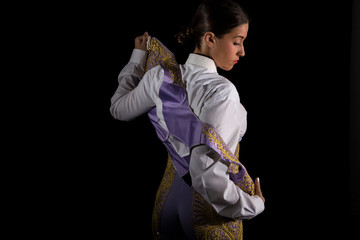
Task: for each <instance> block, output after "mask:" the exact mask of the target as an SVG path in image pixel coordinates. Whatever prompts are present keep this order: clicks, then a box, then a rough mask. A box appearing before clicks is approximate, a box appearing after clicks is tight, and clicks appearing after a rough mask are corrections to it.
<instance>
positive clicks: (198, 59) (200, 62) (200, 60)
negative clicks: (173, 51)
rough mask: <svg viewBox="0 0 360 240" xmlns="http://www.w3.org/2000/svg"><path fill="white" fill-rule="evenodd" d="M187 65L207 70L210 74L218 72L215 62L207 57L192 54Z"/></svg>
mask: <svg viewBox="0 0 360 240" xmlns="http://www.w3.org/2000/svg"><path fill="white" fill-rule="evenodd" d="M186 63H188V64H193V65H197V66H200V67H203V68H206V69H208V70H209V72H217V69H216V65H215V62H214V60H212V59H211V58H209V57H206V56H202V55H199V54H195V53H190V55H189V57H188V59H187V60H186Z"/></svg>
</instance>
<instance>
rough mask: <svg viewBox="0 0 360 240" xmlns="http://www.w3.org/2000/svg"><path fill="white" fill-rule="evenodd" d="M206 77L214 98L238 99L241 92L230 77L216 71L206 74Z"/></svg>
mask: <svg viewBox="0 0 360 240" xmlns="http://www.w3.org/2000/svg"><path fill="white" fill-rule="evenodd" d="M204 78H205V79H206V80H205V81H207V82H208V83H209V87H208V89H209V93H210V94H211V96H213V98H214V100H225V99H229V100H235V101H238V99H239V93H238V91H237V89H236V87H235V85H234V84H233V83H232V82H231V81H230V80H229V79H227V78H226V77H224V76H222V75H219V74H216V73H211V74H206V75H204Z"/></svg>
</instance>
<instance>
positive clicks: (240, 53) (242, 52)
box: [238, 46, 245, 57]
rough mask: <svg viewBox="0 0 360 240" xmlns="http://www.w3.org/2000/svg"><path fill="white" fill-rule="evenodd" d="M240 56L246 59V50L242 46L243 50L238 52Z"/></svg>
mask: <svg viewBox="0 0 360 240" xmlns="http://www.w3.org/2000/svg"><path fill="white" fill-rule="evenodd" d="M238 56H240V57H244V56H245V48H244V46H242V48H241V49H240V51H239V52H238Z"/></svg>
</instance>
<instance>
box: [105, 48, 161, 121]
mask: <svg viewBox="0 0 360 240" xmlns="http://www.w3.org/2000/svg"><path fill="white" fill-rule="evenodd" d="M146 57H147V52H146V51H143V50H139V49H134V50H133V52H132V55H131V58H130V61H129V62H128V64H127V65H126V66H125V67H124V68H123V69H122V70H121V72H120V74H119V76H118V82H119V85H118V87H117V89H116V92H115V93H114V95H113V96H112V98H111V106H110V113H111V115H112V116H113V117H114V118H116V119H118V120H123V121H129V120H131V119H133V118H135V117H137V116H139V115H141V114H143V113H145V112H147V111H148V110H150V109H151V108H152V107H153V106H155V103H154V100H153V96H152V95H153V91H154V83H153V81H151V80H152V78H153V77H154V76H153V71H148V72H147V73H146V74H145V63H146Z"/></svg>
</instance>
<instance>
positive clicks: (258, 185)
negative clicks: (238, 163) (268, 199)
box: [255, 178, 265, 203]
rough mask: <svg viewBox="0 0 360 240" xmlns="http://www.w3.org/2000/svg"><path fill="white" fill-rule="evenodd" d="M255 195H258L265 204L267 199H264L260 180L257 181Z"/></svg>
mask: <svg viewBox="0 0 360 240" xmlns="http://www.w3.org/2000/svg"><path fill="white" fill-rule="evenodd" d="M255 195H258V196H259V197H260V198H261V199H262V200H263V202H264V203H265V198H264V197H263V195H262V192H261V188H260V179H259V178H256V179H255Z"/></svg>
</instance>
